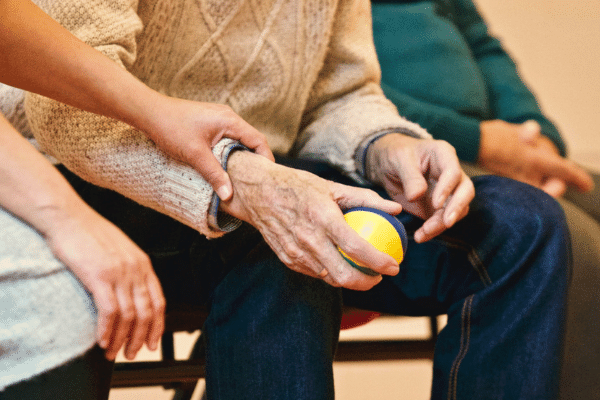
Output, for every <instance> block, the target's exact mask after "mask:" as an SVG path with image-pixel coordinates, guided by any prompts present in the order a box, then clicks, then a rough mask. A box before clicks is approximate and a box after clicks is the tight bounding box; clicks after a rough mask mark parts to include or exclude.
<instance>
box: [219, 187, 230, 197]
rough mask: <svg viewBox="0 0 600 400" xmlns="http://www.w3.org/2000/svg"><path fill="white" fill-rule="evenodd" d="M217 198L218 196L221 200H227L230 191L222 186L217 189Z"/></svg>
mask: <svg viewBox="0 0 600 400" xmlns="http://www.w3.org/2000/svg"><path fill="white" fill-rule="evenodd" d="M217 196H219V198H220V199H221V200H227V199H229V197H230V196H231V190H230V189H229V186H227V185H223V186H221V187H220V188H219V189H217Z"/></svg>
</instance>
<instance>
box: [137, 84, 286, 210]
mask: <svg viewBox="0 0 600 400" xmlns="http://www.w3.org/2000/svg"><path fill="white" fill-rule="evenodd" d="M152 110H154V112H157V113H156V114H154V115H151V116H149V118H150V120H149V121H147V122H145V123H137V124H136V125H137V126H138V127H140V126H142V127H145V129H143V130H144V132H145V133H146V134H147V135H148V137H149V138H150V139H151V140H152V141H153V142H154V143H155V144H156V145H157V146H158V147H159V148H160V149H161V150H163V151H164V152H165V153H167V154H168V155H169V156H171V157H173V158H175V159H176V160H179V161H181V162H183V163H185V164H188V165H190V166H191V167H193V168H194V169H195V170H196V171H198V172H199V173H200V174H201V175H202V176H203V177H204V179H206V181H207V182H208V183H210V185H211V186H212V187H213V189H214V190H215V192H216V193H217V195H218V196H219V197H220V198H221V199H222V200H228V199H229V198H231V195H232V193H233V192H232V190H233V189H232V186H231V181H230V179H229V176H228V175H227V172H225V170H224V169H223V168H222V167H221V164H220V163H219V161H218V160H217V159H216V158H215V156H214V155H213V154H212V151H211V149H212V147H213V146H214V145H215V144H217V142H219V140H221V139H223V138H230V139H235V140H238V141H239V142H240V143H242V144H243V145H245V146H246V147H248V148H249V149H251V150H253V151H254V152H255V153H257V154H260V155H262V156H264V157H266V158H268V159H269V160H271V161H273V160H274V158H273V154H272V153H271V150H270V149H269V145H268V144H267V140H266V138H265V136H264V135H263V134H262V133H260V132H259V131H257V130H256V129H255V128H254V127H252V126H251V125H250V124H248V123H247V122H246V121H244V120H243V119H242V118H241V117H240V116H238V115H237V114H236V113H235V112H234V111H233V110H232V109H231V108H230V107H228V106H225V105H221V104H212V103H201V102H195V101H188V100H182V99H176V98H172V97H167V96H162V95H161V96H158V98H157V100H156V104H155V106H154V107H152ZM140 114H141V113H140ZM141 115H143V114H141Z"/></svg>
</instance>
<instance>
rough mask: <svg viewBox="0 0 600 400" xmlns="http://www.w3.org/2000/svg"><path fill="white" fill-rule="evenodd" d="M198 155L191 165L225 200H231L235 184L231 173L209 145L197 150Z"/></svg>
mask: <svg viewBox="0 0 600 400" xmlns="http://www.w3.org/2000/svg"><path fill="white" fill-rule="evenodd" d="M197 154H198V157H197V158H196V159H195V160H193V162H192V164H191V166H192V168H194V169H195V170H196V171H197V172H198V173H199V174H200V175H202V177H203V178H204V179H205V180H206V181H207V182H208V183H209V184H210V186H212V188H213V190H214V191H215V192H216V193H217V196H219V198H220V199H221V200H223V201H226V200H229V199H230V198H231V196H232V195H233V186H232V185H231V180H230V179H229V175H228V174H227V172H225V170H224V169H223V167H222V166H221V164H220V163H219V161H218V160H217V159H216V158H215V156H214V154H213V153H212V151H210V148H209V147H208V146H207V147H206V148H204V149H202V150H201V151H198V152H197Z"/></svg>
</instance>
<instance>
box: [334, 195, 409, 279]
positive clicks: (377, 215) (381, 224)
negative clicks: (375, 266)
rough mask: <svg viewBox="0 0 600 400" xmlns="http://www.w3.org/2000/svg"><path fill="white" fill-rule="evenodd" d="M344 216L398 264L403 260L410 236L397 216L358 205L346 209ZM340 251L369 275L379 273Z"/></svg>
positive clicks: (361, 235) (361, 234) (361, 233)
mask: <svg viewBox="0 0 600 400" xmlns="http://www.w3.org/2000/svg"><path fill="white" fill-rule="evenodd" d="M344 218H345V219H346V222H347V223H348V225H350V226H351V227H352V229H354V230H355V231H356V232H357V233H358V234H359V235H360V237H362V238H363V239H365V240H366V241H367V242H369V243H371V244H372V245H373V246H374V247H375V248H376V249H377V250H379V251H382V252H384V253H386V254H389V255H390V256H392V257H393V258H394V259H395V260H396V261H397V262H398V264H400V263H401V262H402V260H403V259H404V253H405V251H406V245H407V244H408V237H407V235H406V230H405V229H404V225H402V223H401V222H400V221H398V219H397V218H396V217H394V216H392V215H389V214H387V213H385V212H383V211H380V210H377V209H374V208H369V207H356V208H351V209H349V210H346V211H345V212H344ZM340 253H342V256H344V258H345V259H346V261H348V262H349V263H350V265H352V266H353V267H355V268H357V269H358V270H359V271H361V272H363V273H365V274H367V275H378V274H377V273H376V272H375V271H373V270H371V269H369V268H367V267H365V266H363V265H361V264H360V263H358V262H356V261H354V260H352V259H351V258H350V257H349V256H348V255H346V254H345V253H344V252H343V251H342V250H341V249H340Z"/></svg>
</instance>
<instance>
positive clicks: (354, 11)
mask: <svg viewBox="0 0 600 400" xmlns="http://www.w3.org/2000/svg"><path fill="white" fill-rule="evenodd" d="M380 77H381V72H380V69H379V64H378V62H377V56H376V54H375V47H374V44H373V38H372V26H371V9H370V3H369V1H368V0H341V1H340V2H339V4H338V8H337V10H336V16H335V21H334V24H333V28H332V34H331V39H330V43H329V52H328V54H327V56H326V58H325V61H324V64H323V67H322V68H321V72H320V74H319V77H318V79H317V81H316V83H315V85H314V86H313V89H312V91H311V95H310V98H309V101H308V104H307V112H306V113H305V115H304V118H303V123H302V129H301V132H300V136H299V139H298V141H297V143H296V147H295V151H296V152H297V154H298V155H299V156H301V157H305V158H312V159H319V160H325V161H327V162H328V163H330V164H331V165H333V166H334V167H336V168H338V169H339V170H341V171H342V172H344V173H346V174H347V175H349V176H350V177H352V178H354V179H356V180H358V181H359V182H363V179H362V177H361V175H360V171H361V166H360V160H361V159H362V155H360V154H357V152H358V151H359V149H361V148H362V147H364V146H361V145H363V144H364V143H367V142H368V141H369V140H370V138H372V137H374V136H377V135H380V134H382V133H385V132H400V133H404V134H407V135H411V136H415V137H421V138H428V137H430V136H429V134H428V133H427V132H426V131H425V130H424V129H423V128H421V127H420V126H418V125H417V124H415V123H413V122H409V121H408V120H406V119H405V118H402V117H401V116H400V115H398V111H397V110H396V108H395V106H394V105H393V104H392V103H391V102H390V101H389V100H388V99H386V98H385V96H384V95H383V91H382V89H381V87H380V85H379V82H380Z"/></svg>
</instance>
